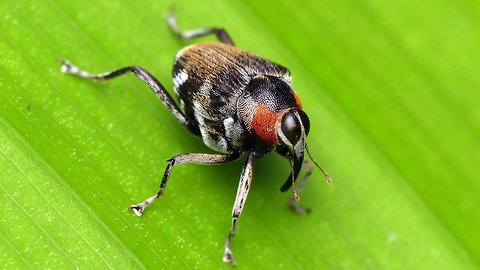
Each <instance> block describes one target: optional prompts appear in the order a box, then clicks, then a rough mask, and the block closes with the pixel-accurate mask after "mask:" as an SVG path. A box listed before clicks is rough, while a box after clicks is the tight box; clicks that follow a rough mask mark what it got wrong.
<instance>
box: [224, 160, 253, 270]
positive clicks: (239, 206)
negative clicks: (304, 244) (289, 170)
mask: <svg viewBox="0 0 480 270" xmlns="http://www.w3.org/2000/svg"><path fill="white" fill-rule="evenodd" d="M254 156H255V152H253V151H251V152H250V153H249V154H248V157H247V159H246V160H245V164H244V165H243V169H242V174H241V175H240V182H239V183H238V189H237V196H236V198H235V203H234V205H233V209H232V228H231V230H230V232H229V233H228V237H227V241H226V242H225V250H224V252H223V261H224V262H231V263H232V264H233V265H236V262H235V257H233V253H232V250H231V249H230V242H231V240H232V237H234V236H235V233H236V232H237V221H238V218H239V217H240V215H241V214H242V210H243V206H245V201H246V200H247V196H248V191H249V190H250V184H251V183H252V173H253V160H254Z"/></svg>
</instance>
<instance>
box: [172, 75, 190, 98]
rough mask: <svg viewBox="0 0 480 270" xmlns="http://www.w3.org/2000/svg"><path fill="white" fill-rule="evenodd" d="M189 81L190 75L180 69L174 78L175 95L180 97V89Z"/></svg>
mask: <svg viewBox="0 0 480 270" xmlns="http://www.w3.org/2000/svg"><path fill="white" fill-rule="evenodd" d="M187 80H188V73H187V72H186V71H185V70H184V69H180V70H179V71H178V72H177V73H176V74H175V76H174V77H173V86H175V87H174V90H175V94H177V96H178V88H179V87H180V86H181V85H182V84H184V83H185V82H186V81H187Z"/></svg>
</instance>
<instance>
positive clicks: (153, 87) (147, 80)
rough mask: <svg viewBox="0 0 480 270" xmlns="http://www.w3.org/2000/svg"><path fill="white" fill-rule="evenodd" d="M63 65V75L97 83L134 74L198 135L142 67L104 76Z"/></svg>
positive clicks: (159, 85)
mask: <svg viewBox="0 0 480 270" xmlns="http://www.w3.org/2000/svg"><path fill="white" fill-rule="evenodd" d="M60 63H61V64H62V66H61V71H62V72H63V73H67V74H72V75H75V76H78V77H81V78H85V79H91V80H95V81H104V80H109V79H113V78H116V77H118V76H121V75H123V74H125V73H127V72H132V73H133V74H134V75H135V76H137V77H138V78H139V79H140V80H142V81H144V82H145V83H147V84H148V86H149V87H150V89H151V90H152V91H153V92H154V93H155V95H156V96H157V97H158V98H159V99H160V100H161V101H162V103H163V104H164V105H165V106H167V109H168V110H169V111H170V112H171V113H172V114H173V116H175V118H177V120H178V122H180V123H181V124H182V125H184V126H185V127H186V128H188V130H190V131H191V132H192V133H194V134H196V135H198V130H197V129H196V128H195V127H194V126H193V124H192V123H191V122H190V121H189V120H188V119H187V117H186V116H185V114H184V113H183V112H182V111H181V110H180V108H179V107H178V105H177V104H176V103H175V101H174V100H173V98H172V96H171V95H170V94H169V93H168V92H167V90H166V89H165V87H164V86H163V85H162V84H161V83H160V82H159V81H158V80H157V79H156V78H155V77H153V75H152V74H150V73H149V72H148V71H146V70H145V69H143V68H141V67H137V66H131V67H124V68H121V69H117V70H114V71H109V72H105V73H102V74H93V73H90V72H88V71H85V70H81V69H79V68H78V67H76V66H75V65H73V64H71V63H70V62H68V61H66V60H62V61H60Z"/></svg>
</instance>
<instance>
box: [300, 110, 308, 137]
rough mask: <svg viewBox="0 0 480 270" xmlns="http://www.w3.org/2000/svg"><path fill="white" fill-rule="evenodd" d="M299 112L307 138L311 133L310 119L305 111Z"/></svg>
mask: <svg viewBox="0 0 480 270" xmlns="http://www.w3.org/2000/svg"><path fill="white" fill-rule="evenodd" d="M297 112H298V115H299V116H300V120H302V124H303V128H304V129H305V136H306V135H308V132H309V131H310V119H308V116H307V114H306V113H305V112H304V111H301V110H298V111H297Z"/></svg>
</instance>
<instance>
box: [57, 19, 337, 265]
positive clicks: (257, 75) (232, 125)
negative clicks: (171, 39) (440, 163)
mask: <svg viewBox="0 0 480 270" xmlns="http://www.w3.org/2000/svg"><path fill="white" fill-rule="evenodd" d="M165 18H166V21H167V24H168V26H169V27H170V29H171V31H172V32H173V33H174V34H175V35H177V36H178V37H179V38H180V39H183V40H189V39H194V38H197V37H203V36H208V35H212V34H213V35H215V36H216V37H217V39H218V40H219V42H202V43H198V44H194V45H190V46H188V47H185V48H184V49H182V50H180V51H179V52H178V53H177V55H176V57H175V60H174V63H173V85H174V91H175V94H176V95H177V97H178V99H179V103H180V106H179V105H178V104H177V103H176V102H175V101H174V99H173V98H172V96H171V95H170V94H169V93H168V91H167V90H166V88H165V87H164V86H163V85H162V84H161V83H160V82H159V81H158V80H157V79H156V78H155V77H154V76H153V75H152V74H150V72H148V71H147V70H145V69H144V68H142V67H139V66H129V67H124V68H120V69H117V70H114V71H109V72H105V73H102V74H94V73H90V72H88V71H85V70H81V69H79V68H78V67H76V66H75V65H73V64H71V63H70V62H68V61H61V63H62V66H61V71H62V72H64V73H69V74H73V75H76V76H78V77H82V78H87V79H93V80H95V81H103V80H108V79H113V78H115V77H118V76H121V75H123V74H126V73H130V72H131V73H133V74H134V75H135V76H136V77H138V78H139V79H141V80H142V81H144V82H145V83H146V84H147V85H148V86H149V87H150V89H151V90H152V91H153V92H154V93H155V95H156V96H157V97H158V98H159V99H160V100H161V102H162V103H163V104H164V105H165V106H166V107H167V109H168V110H169V111H170V112H171V113H172V114H173V116H174V117H175V118H176V119H177V121H178V122H179V123H181V124H182V125H183V126H185V127H186V128H187V129H188V130H189V131H190V132H191V133H193V134H194V135H196V136H199V137H201V139H202V140H203V143H204V144H205V145H207V146H208V147H210V148H211V149H213V150H215V151H217V152H219V154H205V153H186V154H179V155H175V156H174V157H172V158H171V159H169V160H168V161H167V162H168V164H167V167H166V169H165V173H164V174H163V178H162V180H161V183H160V188H159V189H158V191H157V192H156V193H155V194H154V195H153V196H151V197H149V198H148V199H146V200H145V201H144V202H142V203H139V204H135V205H132V206H130V207H129V208H130V209H131V210H132V211H133V212H134V213H135V215H137V216H141V215H142V214H143V212H144V211H145V208H146V207H147V206H149V205H150V204H152V203H153V201H155V200H156V199H157V198H159V197H160V196H162V195H163V193H164V191H165V188H166V186H167V182H168V178H169V176H170V172H171V170H172V168H173V167H174V166H176V165H180V164H184V163H195V164H204V165H210V164H221V163H227V162H232V161H235V160H237V159H239V158H240V157H242V156H243V155H246V159H245V162H244V164H243V167H242V172H241V174H240V182H239V184H238V189H237V195H236V197H235V202H234V205H233V210H232V225H231V228H230V231H229V233H228V236H227V240H226V242H225V248H224V253H223V260H224V261H225V262H231V263H232V264H233V265H235V264H236V262H235V258H234V256H233V253H232V250H231V248H230V242H231V240H232V237H233V236H234V235H235V233H236V231H237V223H238V219H239V217H240V215H241V213H242V211H243V207H244V206H245V201H246V199H247V195H248V192H249V190H250V185H251V182H252V174H253V164H254V160H255V159H256V158H260V157H263V156H265V155H267V154H269V153H271V152H273V151H276V152H277V153H279V154H280V155H282V156H284V157H285V158H287V159H288V160H289V161H290V166H291V171H290V175H289V176H288V178H287V180H286V181H285V182H284V183H283V185H282V186H281V188H280V191H282V192H284V191H287V190H288V189H290V187H292V186H293V187H294V185H295V180H296V179H297V177H298V175H299V172H300V170H301V168H302V164H303V160H304V152H305V150H306V151H307V153H308V148H307V144H306V137H307V135H308V133H309V131H310V121H309V119H308V116H307V114H306V113H305V112H304V111H303V109H302V104H301V102H300V98H299V97H298V95H297V94H296V93H295V91H294V90H293V88H292V79H291V75H290V71H289V70H288V69H287V68H285V67H283V66H281V65H278V64H276V63H274V62H272V61H269V60H266V59H264V58H261V57H259V56H257V55H255V54H253V53H250V52H247V51H244V50H241V49H239V48H237V47H235V46H234V43H233V40H232V39H231V38H230V36H229V34H228V33H227V32H226V31H225V30H224V29H222V28H206V29H197V30H191V31H183V32H182V31H180V30H179V28H178V26H177V22H176V17H175V15H174V14H173V13H169V14H167V16H166V17H165ZM308 154H309V153H308ZM309 155H310V154H309ZM310 158H311V157H310ZM292 161H293V165H292ZM312 161H313V163H314V164H315V165H316V166H317V167H318V168H319V169H320V170H321V171H322V172H323V174H324V176H325V178H326V180H327V182H330V176H329V175H328V174H327V173H326V172H325V171H324V170H323V169H322V168H321V167H320V166H318V164H317V163H316V162H315V161H314V160H313V159H312ZM307 174H309V173H307ZM305 180H306V179H305ZM305 182H306V181H303V182H302V184H301V186H299V189H298V191H300V189H301V187H303V184H304V183H305ZM294 200H298V194H297V192H296V191H295V188H293V196H292V199H291V201H294ZM292 206H294V208H295V209H301V208H299V206H298V205H292Z"/></svg>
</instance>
